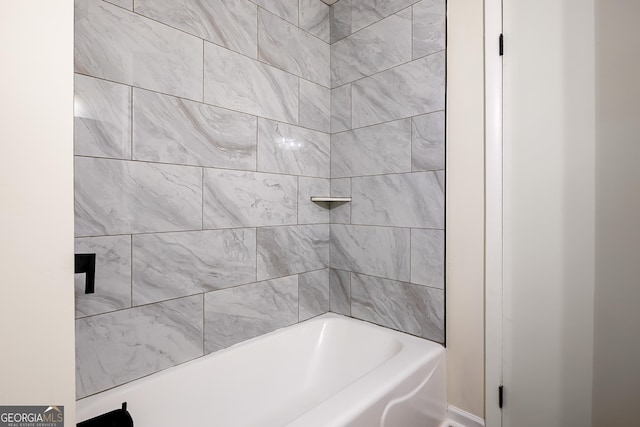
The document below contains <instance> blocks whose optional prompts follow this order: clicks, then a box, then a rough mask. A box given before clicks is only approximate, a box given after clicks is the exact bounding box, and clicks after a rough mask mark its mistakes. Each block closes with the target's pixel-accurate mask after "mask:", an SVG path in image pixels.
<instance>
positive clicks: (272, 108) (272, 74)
mask: <svg viewBox="0 0 640 427" xmlns="http://www.w3.org/2000/svg"><path fill="white" fill-rule="evenodd" d="M204 101H205V102H206V103H208V104H213V105H217V106H220V107H224V108H229V109H231V110H236V111H240V112H243V113H249V114H253V115H254V116H261V117H267V118H270V119H275V120H280V121H283V122H287V123H294V124H295V123H297V122H298V79H297V78H296V77H295V76H292V75H291V74H289V73H285V72H284V71H281V70H279V69H277V68H274V67H271V66H269V65H266V64H263V63H261V62H258V61H256V60H254V59H251V58H247V57H246V56H243V55H240V54H237V53H235V52H231V51H230V50H228V49H225V48H223V47H220V46H217V45H214V44H212V43H208V42H205V44H204Z"/></svg>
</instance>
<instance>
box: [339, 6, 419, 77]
mask: <svg viewBox="0 0 640 427" xmlns="http://www.w3.org/2000/svg"><path fill="white" fill-rule="evenodd" d="M410 60H411V9H410V8H409V9H405V10H403V11H401V12H398V13H396V14H394V15H391V16H389V17H387V18H385V19H383V20H382V21H379V22H376V23H375V24H373V25H371V26H369V27H367V28H364V29H362V30H361V31H358V32H355V33H353V34H351V35H350V36H349V37H346V38H344V39H342V40H340V41H337V42H336V43H334V44H333V45H332V46H331V85H332V86H331V87H336V86H341V85H343V84H345V83H350V82H352V81H354V80H358V79H361V78H363V77H366V76H370V75H372V74H375V73H377V72H379V71H382V70H386V69H388V68H391V67H394V66H396V65H399V64H403V63H405V62H408V61H410Z"/></svg>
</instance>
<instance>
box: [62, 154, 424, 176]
mask: <svg viewBox="0 0 640 427" xmlns="http://www.w3.org/2000/svg"><path fill="white" fill-rule="evenodd" d="M74 157H79V158H83V159H97V160H109V161H119V162H134V163H146V164H150V165H168V166H182V167H185V168H198V169H200V168H203V169H214V170H221V171H235V172H250V173H255V174H265V175H279V176H291V177H298V176H301V177H305V178H318V179H329V178H330V177H328V176H316V175H302V174H292V173H286V172H271V171H261V170H253V169H231V168H224V167H220V166H202V165H185V164H182V163H169V162H159V161H154V160H143V159H133V160H131V159H122V158H117V157H98V156H88V155H83V154H75V155H74ZM424 172H431V171H424ZM367 176H368V175H367Z"/></svg>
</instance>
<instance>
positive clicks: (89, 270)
mask: <svg viewBox="0 0 640 427" xmlns="http://www.w3.org/2000/svg"><path fill="white" fill-rule="evenodd" d="M76 273H85V274H86V278H85V285H84V293H85V294H92V293H94V292H95V284H96V254H76Z"/></svg>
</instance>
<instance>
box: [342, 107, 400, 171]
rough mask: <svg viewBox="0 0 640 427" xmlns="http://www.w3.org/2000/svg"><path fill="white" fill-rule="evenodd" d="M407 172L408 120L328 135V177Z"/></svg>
mask: <svg viewBox="0 0 640 427" xmlns="http://www.w3.org/2000/svg"><path fill="white" fill-rule="evenodd" d="M401 172H411V119H403V120H398V121H394V122H388V123H383V124H380V125H375V126H369V127H365V128H360V129H356V130H351V131H346V132H340V133H336V134H333V135H331V177H332V178H343V177H350V176H360V175H377V174H383V173H401Z"/></svg>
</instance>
